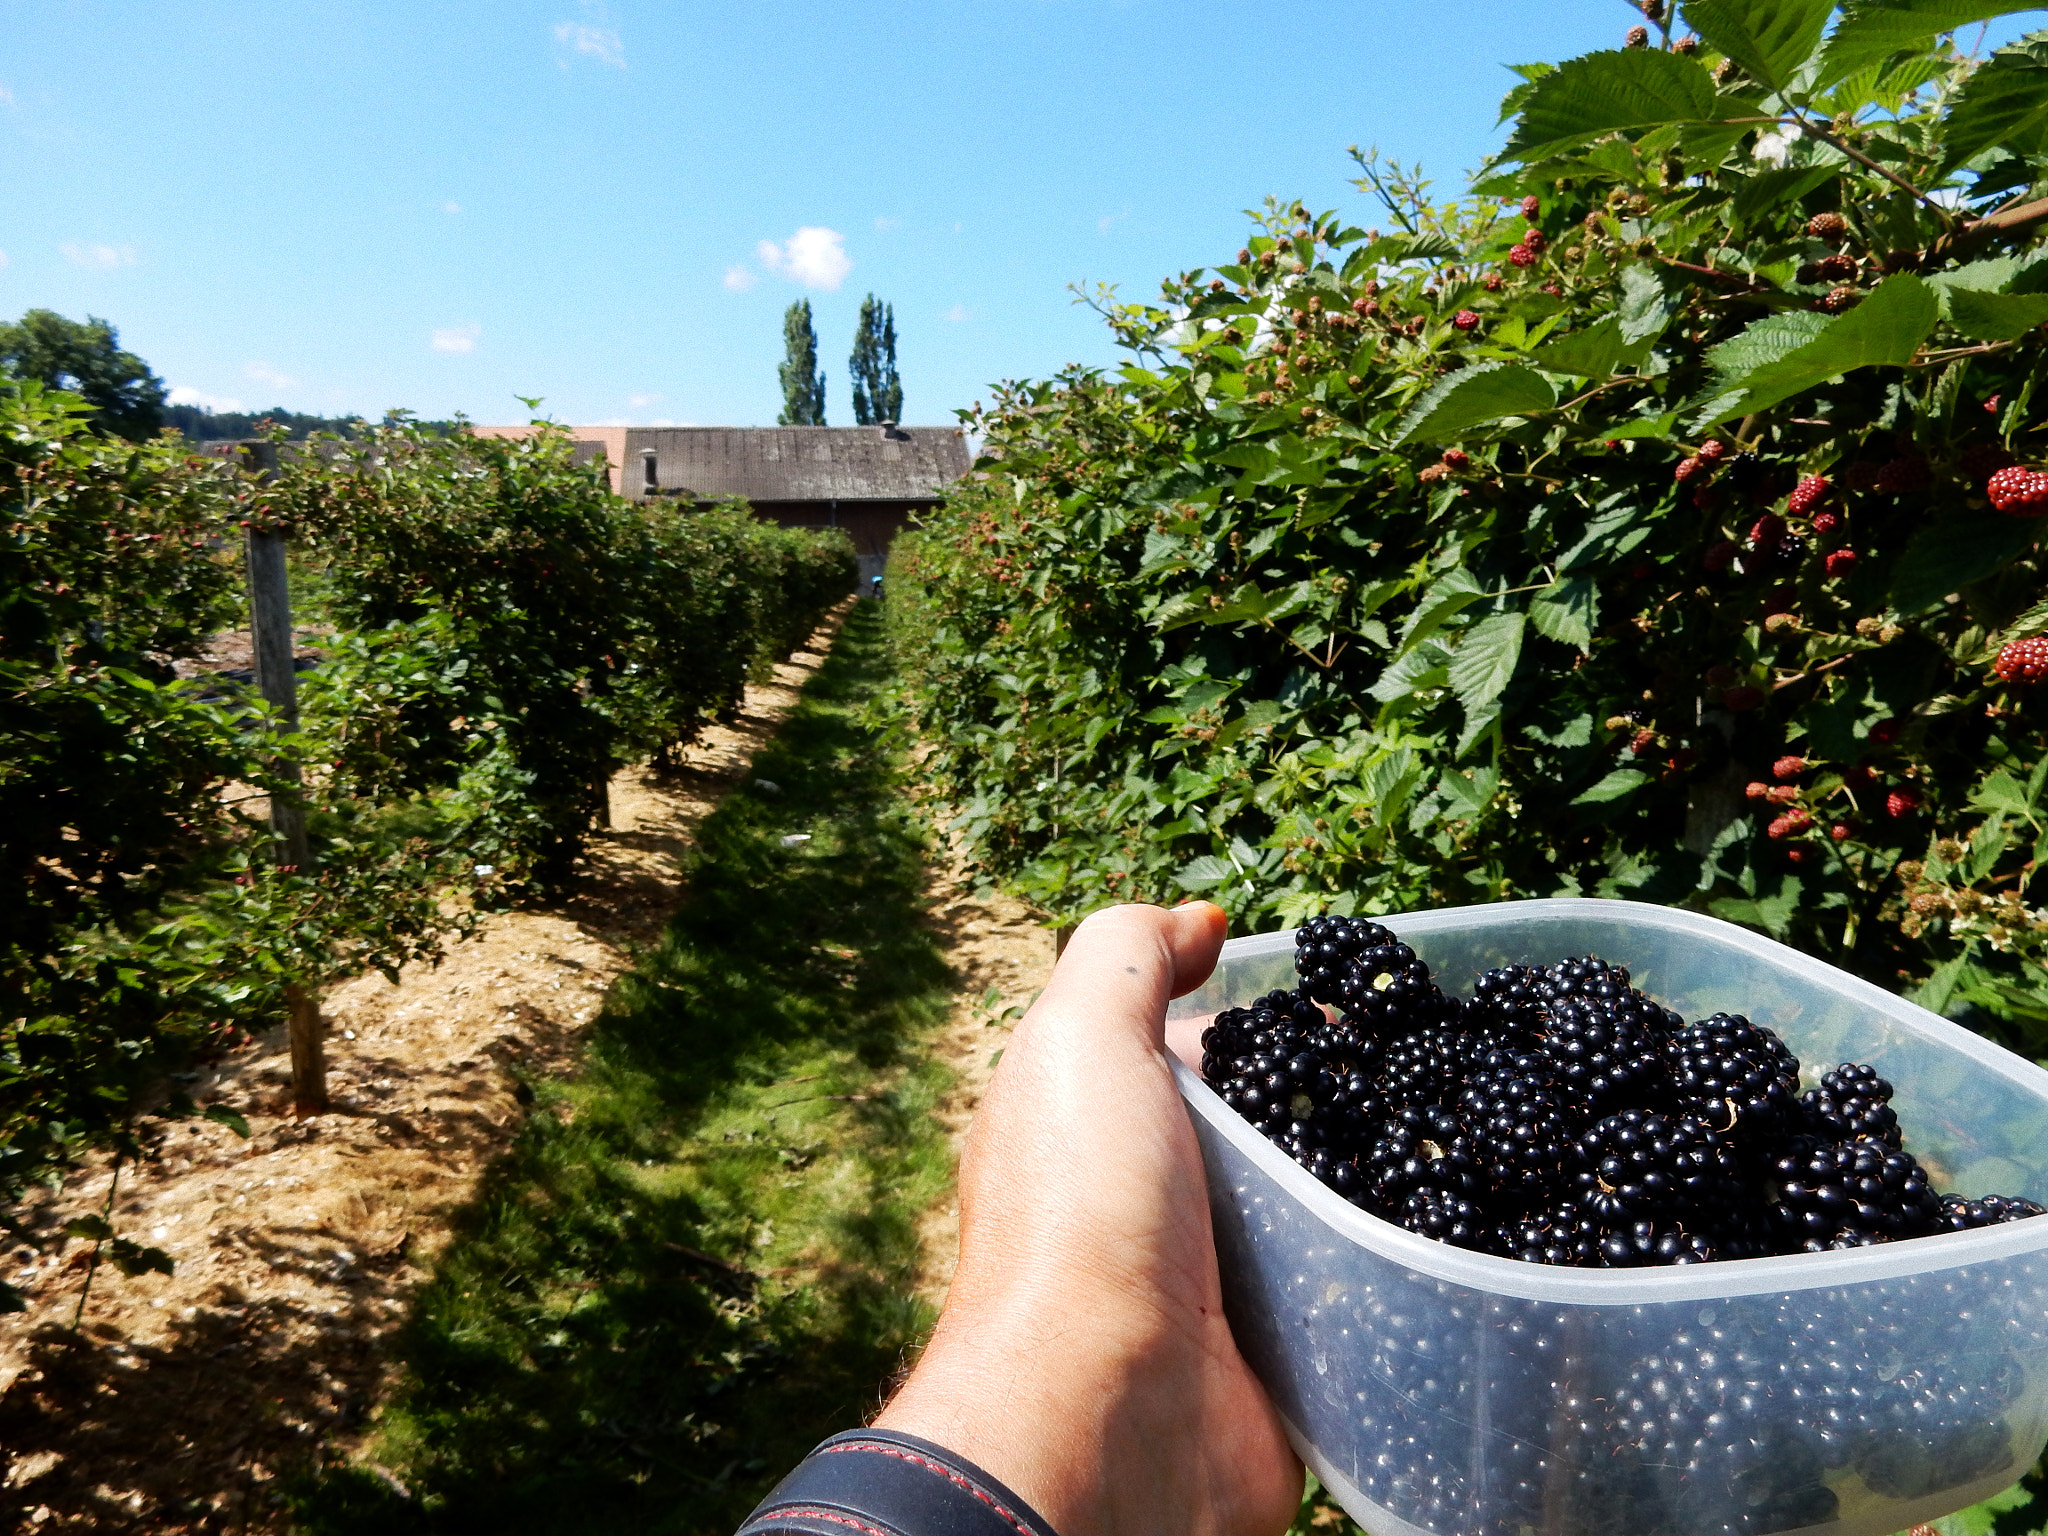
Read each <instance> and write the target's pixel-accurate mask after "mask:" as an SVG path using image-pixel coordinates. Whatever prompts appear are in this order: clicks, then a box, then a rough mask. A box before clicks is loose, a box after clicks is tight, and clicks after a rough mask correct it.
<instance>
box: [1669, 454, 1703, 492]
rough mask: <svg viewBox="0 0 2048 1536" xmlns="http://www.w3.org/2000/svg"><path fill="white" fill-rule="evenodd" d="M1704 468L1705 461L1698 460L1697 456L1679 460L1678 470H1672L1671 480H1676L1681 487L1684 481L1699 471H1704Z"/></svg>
mask: <svg viewBox="0 0 2048 1536" xmlns="http://www.w3.org/2000/svg"><path fill="white" fill-rule="evenodd" d="M1706 467H1707V464H1706V460H1704V459H1702V458H1699V457H1698V456H1694V457H1692V458H1686V459H1680V460H1679V461H1678V468H1676V469H1674V470H1673V471H1672V472H1671V478H1672V479H1674V480H1676V481H1677V482H1678V483H1679V484H1680V485H1683V484H1685V482H1686V481H1688V480H1690V479H1691V478H1692V477H1693V476H1694V475H1696V474H1698V473H1699V472H1700V471H1701V470H1703V469H1705V468H1706Z"/></svg>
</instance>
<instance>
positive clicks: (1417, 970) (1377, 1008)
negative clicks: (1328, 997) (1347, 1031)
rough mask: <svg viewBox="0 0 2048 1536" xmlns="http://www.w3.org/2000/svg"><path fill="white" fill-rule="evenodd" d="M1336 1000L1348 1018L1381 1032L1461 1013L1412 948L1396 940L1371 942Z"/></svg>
mask: <svg viewBox="0 0 2048 1536" xmlns="http://www.w3.org/2000/svg"><path fill="white" fill-rule="evenodd" d="M1337 1003H1338V1006H1339V1007H1341V1008H1342V1009H1343V1010H1344V1016H1345V1017H1346V1018H1347V1019H1351V1020H1353V1021H1355V1022H1356V1023H1358V1024H1359V1025H1361V1026H1362V1027H1364V1028H1368V1029H1372V1030H1374V1031H1376V1032H1378V1033H1379V1034H1382V1035H1398V1034H1406V1033H1408V1032H1410V1031H1412V1030H1417V1029H1425V1028H1428V1027H1429V1026H1431V1025H1437V1024H1446V1023H1450V1022H1453V1021H1455V1020H1456V1019H1457V1017H1458V1015H1459V1014H1460V1013H1462V1012H1463V1008H1462V1005H1460V1004H1458V1003H1457V1002H1455V1001H1454V1000H1453V999H1451V998H1448V997H1446V996H1445V995H1444V992H1443V989H1442V988H1441V987H1439V986H1438V985H1437V984H1436V980H1435V978H1434V977H1432V976H1431V975H1430V971H1429V967H1428V966H1426V965H1424V964H1423V963H1422V961H1421V960H1420V959H1418V958H1417V957H1416V954H1415V951H1414V950H1412V949H1410V948H1409V947H1408V946H1407V945H1406V944H1402V943H1399V942H1394V943H1388V944H1378V945H1375V946H1373V947H1372V948H1370V949H1367V950H1364V951H1362V952H1361V953H1360V954H1359V955H1358V957H1357V958H1356V959H1354V960H1352V961H1351V962H1350V965H1349V967H1348V969H1347V970H1346V971H1345V973H1344V979H1343V981H1342V982H1341V983H1340V985H1339V987H1338V997H1337Z"/></svg>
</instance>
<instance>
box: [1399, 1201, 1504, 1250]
mask: <svg viewBox="0 0 2048 1536" xmlns="http://www.w3.org/2000/svg"><path fill="white" fill-rule="evenodd" d="M1397 1219H1398V1220H1399V1221H1400V1223H1401V1225H1402V1226H1404V1227H1406V1228H1407V1229H1408V1230H1409V1231H1410V1232H1419V1233H1420V1234H1421V1235H1422V1236H1424V1237H1433V1238H1435V1239H1436V1240H1437V1241H1438V1242H1440V1243H1449V1244H1451V1245H1452V1246H1453V1247H1457V1248H1471V1249H1475V1250H1477V1251H1479V1252H1481V1253H1485V1252H1489V1251H1491V1249H1492V1248H1493V1245H1494V1235H1493V1227H1492V1224H1491V1223H1490V1222H1489V1221H1488V1220H1487V1217H1486V1212H1485V1211H1484V1209H1482V1208H1481V1207H1480V1206H1479V1205H1478V1204H1477V1203H1475V1202H1474V1201H1471V1200H1467V1199H1465V1198H1463V1197H1462V1196H1459V1195H1454V1194H1450V1193H1448V1192H1447V1191H1445V1190H1442V1189H1439V1188H1435V1187H1433V1186H1429V1185H1425V1186H1423V1187H1422V1188H1421V1189H1418V1190H1416V1191H1415V1192H1414V1193H1413V1194H1411V1195H1410V1196H1408V1198H1407V1199H1405V1200H1403V1201H1402V1202H1401V1210H1400V1215H1399V1217H1398V1218H1397Z"/></svg>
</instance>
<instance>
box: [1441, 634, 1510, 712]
mask: <svg viewBox="0 0 2048 1536" xmlns="http://www.w3.org/2000/svg"><path fill="white" fill-rule="evenodd" d="M1527 622H1528V616H1527V615H1526V614H1520V613H1497V614H1495V615H1494V616H1493V617H1492V618H1490V619H1481V620H1480V621H1479V622H1478V623H1477V624H1474V625H1473V626H1472V627H1471V628H1470V629H1468V630H1466V631H1465V633H1464V634H1463V635H1462V636H1460V637H1459V640H1458V648H1457V649H1456V650H1455V651H1453V652H1452V653H1451V691H1452V692H1453V693H1455V694H1456V695H1457V696H1458V702H1459V703H1460V704H1462V705H1464V706H1465V712H1466V714H1467V715H1472V714H1476V713H1478V712H1479V711H1480V710H1482V709H1484V708H1485V707H1486V706H1488V705H1490V704H1492V703H1493V702H1494V701H1495V700H1496V699H1498V698H1499V697H1500V696H1501V694H1502V692H1503V691H1505V690H1506V688H1507V686H1508V680H1509V679H1510V678H1512V677H1513V676H1514V675H1515V663H1516V662H1517V661H1519V660H1520V659H1521V656H1522V629H1523V626H1524V625H1525V624H1526V623H1527Z"/></svg>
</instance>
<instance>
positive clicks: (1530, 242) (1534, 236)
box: [1522, 229, 1550, 251]
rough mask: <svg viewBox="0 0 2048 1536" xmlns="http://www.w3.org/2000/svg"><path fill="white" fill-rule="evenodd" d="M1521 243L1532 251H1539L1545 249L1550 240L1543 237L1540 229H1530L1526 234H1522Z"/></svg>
mask: <svg viewBox="0 0 2048 1536" xmlns="http://www.w3.org/2000/svg"><path fill="white" fill-rule="evenodd" d="M1522 244H1524V245H1526V246H1527V247H1529V249H1530V250H1532V251H1541V250H1543V249H1545V248H1546V247H1547V246H1548V245H1549V244H1550V242H1549V241H1548V240H1546V239H1544V238H1543V231H1542V230H1540V229H1532V230H1530V231H1529V232H1528V233H1527V234H1526V235H1524V236H1522Z"/></svg>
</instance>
